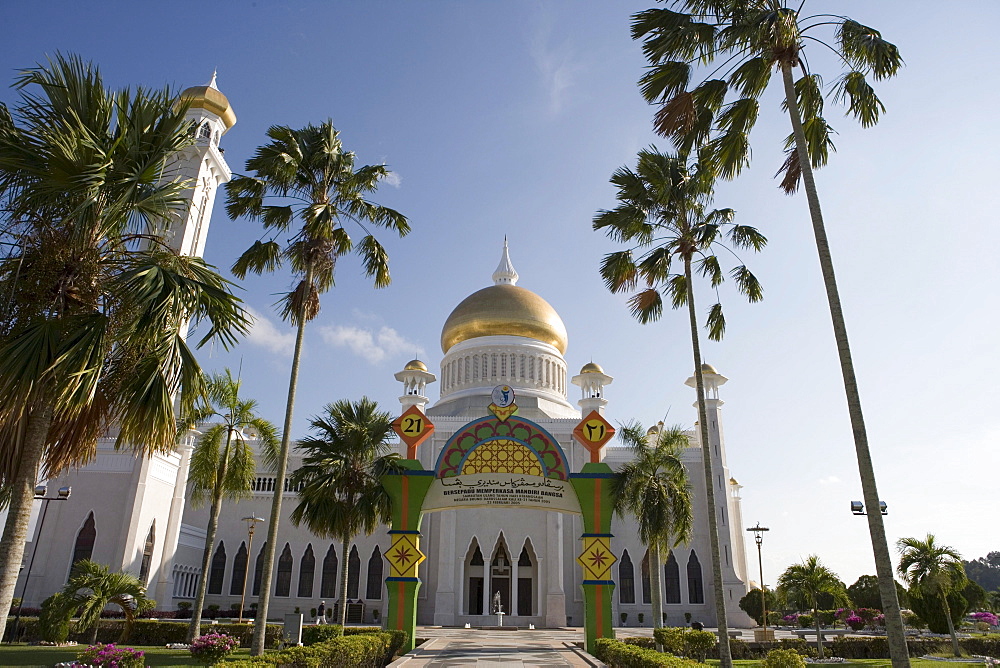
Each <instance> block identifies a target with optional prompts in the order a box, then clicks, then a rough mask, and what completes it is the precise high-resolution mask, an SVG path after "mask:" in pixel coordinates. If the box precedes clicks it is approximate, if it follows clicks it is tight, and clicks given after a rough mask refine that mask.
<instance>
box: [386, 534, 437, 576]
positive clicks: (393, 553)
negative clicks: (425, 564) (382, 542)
mask: <svg viewBox="0 0 1000 668" xmlns="http://www.w3.org/2000/svg"><path fill="white" fill-rule="evenodd" d="M418 541H419V537H418V536H417V535H416V534H405V533H397V534H393V535H392V547H390V548H389V550H388V551H387V552H386V553H385V558H386V560H387V561H388V562H389V570H391V571H392V576H393V577H396V578H415V577H417V566H419V565H420V562H421V561H423V560H424V559H426V558H427V555H425V554H424V553H423V552H421V551H420V548H419V547H417V543H418Z"/></svg>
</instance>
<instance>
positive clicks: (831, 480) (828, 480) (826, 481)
mask: <svg viewBox="0 0 1000 668" xmlns="http://www.w3.org/2000/svg"><path fill="white" fill-rule="evenodd" d="M819 484H821V485H823V487H829V486H830V485H839V484H840V478H838V477H837V476H835V475H828V476H827V477H825V478H820V479H819Z"/></svg>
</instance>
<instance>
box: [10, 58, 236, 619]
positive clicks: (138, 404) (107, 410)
mask: <svg viewBox="0 0 1000 668" xmlns="http://www.w3.org/2000/svg"><path fill="white" fill-rule="evenodd" d="M16 87H17V88H18V89H19V91H20V102H19V104H18V106H17V107H16V108H14V109H13V111H11V110H8V108H7V107H5V106H3V105H2V104H0V198H2V199H3V206H2V207H0V209H2V213H0V245H2V246H3V247H4V253H3V256H2V257H0V294H2V295H3V302H2V303H0V406H2V407H3V408H2V409H0V488H2V489H4V490H5V491H6V492H7V493H8V495H9V499H10V506H9V511H10V512H9V514H8V517H7V521H6V525H5V527H4V534H3V539H2V540H0V628H2V627H3V624H5V623H6V620H7V613H8V610H9V609H10V601H11V598H12V597H13V593H14V583H15V580H16V578H17V573H18V569H19V568H20V566H21V558H22V556H23V552H24V543H25V539H26V538H27V528H28V519H29V517H30V512H31V502H32V499H33V489H34V486H35V482H36V480H37V479H38V477H39V475H40V474H43V475H44V476H45V477H49V478H51V477H53V476H56V475H58V474H59V473H60V472H61V471H62V470H64V469H66V468H67V467H70V466H74V465H82V464H84V463H86V462H87V461H89V460H90V459H92V458H93V456H94V453H95V450H96V442H97V438H98V437H99V436H101V435H104V434H105V433H107V432H108V429H109V427H111V426H112V425H114V427H115V430H116V432H117V436H118V438H117V443H118V444H119V445H120V446H127V447H130V448H133V449H135V450H136V452H138V453H140V454H148V453H151V452H157V451H160V452H163V451H169V450H171V449H173V447H174V446H175V441H176V438H175V437H176V416H175V413H174V401H175V398H176V399H177V400H178V401H179V405H180V406H181V408H182V409H183V410H188V409H190V408H191V407H192V406H193V403H194V400H195V398H196V397H197V396H199V394H200V393H201V389H202V385H203V381H202V378H201V369H200V367H199V366H198V363H197V361H196V359H195V357H194V354H193V352H192V351H191V349H190V348H189V346H188V343H187V342H186V334H187V331H188V330H187V324H188V323H189V322H191V323H193V324H194V325H195V326H196V327H197V325H198V322H199V321H207V323H208V326H207V327H206V329H207V332H206V333H205V334H204V336H203V338H201V340H200V342H199V344H198V345H199V346H200V345H203V344H205V343H206V342H208V341H212V340H219V341H221V342H222V343H223V345H225V346H226V347H229V346H230V345H231V344H233V343H235V340H236V335H238V334H241V333H245V331H246V330H247V328H248V317H247V315H246V313H245V312H244V311H243V310H242V309H241V308H240V305H239V304H240V301H239V300H238V299H237V298H236V297H234V296H233V295H232V294H231V292H230V284H229V283H228V282H227V281H225V280H224V279H222V278H221V277H220V276H219V275H218V273H217V272H216V271H215V269H214V268H213V267H211V266H209V265H207V264H205V262H204V261H203V260H201V259H200V258H196V257H188V256H181V255H178V254H177V253H176V252H175V251H173V250H172V249H170V247H169V246H167V245H166V244H165V243H164V242H163V233H164V232H165V231H166V228H167V225H168V224H169V223H170V222H171V221H172V220H173V219H174V218H176V216H177V214H178V213H179V212H180V211H181V210H182V207H183V205H184V202H185V200H184V190H185V188H186V187H187V186H188V182H187V181H185V180H183V179H182V178H181V177H180V176H179V175H178V174H175V173H173V172H172V171H171V168H170V165H171V162H170V160H171V158H172V157H173V156H175V155H176V153H177V151H178V150H179V149H181V148H183V147H184V146H186V145H187V143H188V142H190V141H191V139H190V138H189V137H188V133H187V130H188V122H187V121H186V120H185V118H184V116H185V109H184V105H178V104H177V102H176V99H175V97H174V95H173V94H171V93H170V91H169V90H166V89H165V90H162V91H154V90H149V89H136V90H123V91H118V92H115V91H109V90H107V89H105V88H104V85H103V82H102V79H101V75H100V73H99V72H98V70H97V68H96V67H94V66H93V65H90V64H87V63H84V62H83V61H81V60H80V59H79V58H76V57H72V56H70V57H62V56H59V57H56V58H55V59H54V60H52V61H50V62H49V63H48V64H47V65H45V66H39V67H36V68H34V69H29V70H26V71H25V72H24V73H23V74H22V75H21V76H20V78H18V79H17V83H16Z"/></svg>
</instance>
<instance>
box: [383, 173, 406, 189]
mask: <svg viewBox="0 0 1000 668" xmlns="http://www.w3.org/2000/svg"><path fill="white" fill-rule="evenodd" d="M382 180H383V181H385V182H386V183H388V184H389V185H390V186H392V187H393V188H399V186H400V185H401V184H402V183H403V177H402V176H400V175H399V172H389V173H388V174H386V175H385V176H384V177H383V178H382Z"/></svg>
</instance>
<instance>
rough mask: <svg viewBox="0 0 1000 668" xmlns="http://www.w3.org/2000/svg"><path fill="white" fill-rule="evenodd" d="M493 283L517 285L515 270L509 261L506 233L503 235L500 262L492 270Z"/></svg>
mask: <svg viewBox="0 0 1000 668" xmlns="http://www.w3.org/2000/svg"><path fill="white" fill-rule="evenodd" d="M493 285H517V272H516V271H514V265H513V264H511V261H510V253H508V252H507V235H504V237H503V255H501V256H500V264H499V265H497V270H496V271H494V272H493Z"/></svg>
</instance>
